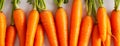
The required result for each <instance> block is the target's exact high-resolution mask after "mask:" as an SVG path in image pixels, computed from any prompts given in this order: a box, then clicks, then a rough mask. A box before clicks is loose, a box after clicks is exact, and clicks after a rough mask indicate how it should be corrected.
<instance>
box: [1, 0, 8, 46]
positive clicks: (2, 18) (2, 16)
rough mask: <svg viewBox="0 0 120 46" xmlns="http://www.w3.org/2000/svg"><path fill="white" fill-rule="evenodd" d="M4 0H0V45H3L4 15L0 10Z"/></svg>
mask: <svg viewBox="0 0 120 46" xmlns="http://www.w3.org/2000/svg"><path fill="white" fill-rule="evenodd" d="M3 4H4V0H0V46H5V34H6V26H7V24H6V17H5V15H4V13H3V12H2V8H3Z"/></svg>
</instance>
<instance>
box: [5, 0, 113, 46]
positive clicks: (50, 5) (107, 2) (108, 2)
mask: <svg viewBox="0 0 120 46" xmlns="http://www.w3.org/2000/svg"><path fill="white" fill-rule="evenodd" d="M45 2H46V6H47V9H49V10H51V11H52V12H53V15H54V13H55V11H56V5H55V4H54V2H53V0H45ZM71 4H72V0H69V3H68V4H66V5H63V7H64V8H65V10H66V12H67V15H68V19H69V21H70V12H71ZM19 6H20V8H22V9H23V10H24V11H25V14H26V16H28V13H29V11H30V10H31V9H32V6H31V5H29V4H28V3H27V0H21V3H20V5H19ZM104 6H105V7H106V8H107V11H108V14H109V13H110V12H111V11H112V10H113V8H114V0H104ZM11 7H12V6H11V0H6V2H5V6H4V9H3V11H4V13H5V15H6V16H7V24H8V25H10V16H11V10H12V8H11ZM83 9H85V4H84V3H83ZM83 13H84V14H83V15H85V10H83ZM109 15H110V14H109ZM15 46H19V40H18V37H17V38H16V42H15ZM45 46H49V43H48V39H47V37H46V36H45Z"/></svg>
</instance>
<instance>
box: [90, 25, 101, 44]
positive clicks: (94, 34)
mask: <svg viewBox="0 0 120 46" xmlns="http://www.w3.org/2000/svg"><path fill="white" fill-rule="evenodd" d="M92 46H101V39H100V37H99V32H98V25H94V27H93V32H92Z"/></svg>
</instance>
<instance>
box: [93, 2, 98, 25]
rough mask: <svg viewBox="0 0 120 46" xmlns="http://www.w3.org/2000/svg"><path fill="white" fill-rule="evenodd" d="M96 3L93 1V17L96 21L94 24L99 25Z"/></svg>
mask: <svg viewBox="0 0 120 46" xmlns="http://www.w3.org/2000/svg"><path fill="white" fill-rule="evenodd" d="M95 2H96V1H95V0H93V4H92V16H93V19H94V23H95V24H97V17H96V15H97V11H96V3H95Z"/></svg>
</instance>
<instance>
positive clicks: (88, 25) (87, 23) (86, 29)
mask: <svg viewBox="0 0 120 46" xmlns="http://www.w3.org/2000/svg"><path fill="white" fill-rule="evenodd" d="M86 6H87V7H86V9H87V15H86V16H84V17H83V19H82V23H81V26H80V34H79V42H78V46H88V43H89V39H90V36H91V33H92V27H93V19H92V16H91V13H92V0H86Z"/></svg>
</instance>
